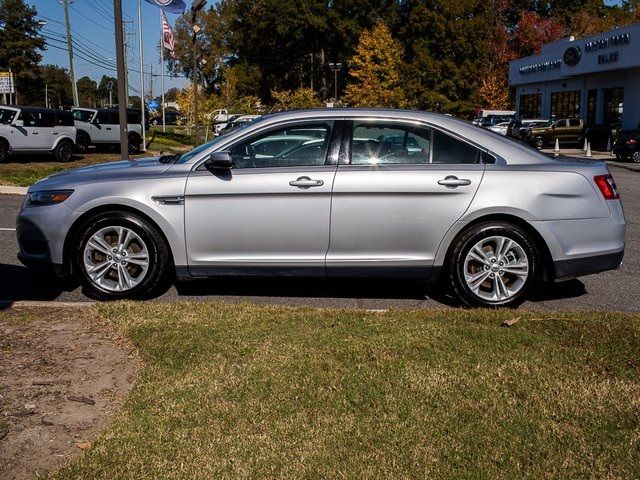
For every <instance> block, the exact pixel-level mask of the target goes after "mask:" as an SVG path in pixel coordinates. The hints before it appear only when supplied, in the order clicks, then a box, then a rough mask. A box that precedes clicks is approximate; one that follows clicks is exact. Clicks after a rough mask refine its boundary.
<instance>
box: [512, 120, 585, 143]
mask: <svg viewBox="0 0 640 480" xmlns="http://www.w3.org/2000/svg"><path fill="white" fill-rule="evenodd" d="M522 134H523V131H522V130H521V131H520V135H521V136H522ZM556 139H557V140H558V143H559V144H560V145H563V144H568V143H572V144H578V145H579V144H580V143H582V140H583V139H584V121H583V120H581V119H580V118H562V119H560V120H551V121H549V122H548V123H546V124H544V125H540V126H537V127H532V128H530V129H527V130H526V137H525V138H524V140H526V142H527V143H529V144H531V145H533V146H534V147H536V148H538V149H539V150H542V149H543V148H545V147H546V146H551V145H555V143H556Z"/></svg>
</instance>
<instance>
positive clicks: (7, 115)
mask: <svg viewBox="0 0 640 480" xmlns="http://www.w3.org/2000/svg"><path fill="white" fill-rule="evenodd" d="M15 115H16V112H15V110H8V109H6V108H0V124H1V125H10V124H11V122H13V117H15Z"/></svg>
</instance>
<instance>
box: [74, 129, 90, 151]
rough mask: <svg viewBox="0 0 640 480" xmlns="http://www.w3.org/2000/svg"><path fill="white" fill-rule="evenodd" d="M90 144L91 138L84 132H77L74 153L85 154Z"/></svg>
mask: <svg viewBox="0 0 640 480" xmlns="http://www.w3.org/2000/svg"><path fill="white" fill-rule="evenodd" d="M90 144H91V138H89V135H87V134H86V133H85V132H78V138H77V139H76V152H78V153H87V149H88V148H89V145H90Z"/></svg>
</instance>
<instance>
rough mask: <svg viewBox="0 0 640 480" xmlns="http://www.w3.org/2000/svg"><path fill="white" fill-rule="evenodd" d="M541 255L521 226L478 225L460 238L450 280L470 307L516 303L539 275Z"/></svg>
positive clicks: (450, 271)
mask: <svg viewBox="0 0 640 480" xmlns="http://www.w3.org/2000/svg"><path fill="white" fill-rule="evenodd" d="M539 264H540V255H539V253H538V249H537V247H536V245H535V242H534V241H533V240H532V239H531V237H530V236H529V234H528V233H527V232H526V231H524V230H523V229H522V228H520V227H518V226H516V225H513V224H510V223H506V222H488V223H482V224H478V225H476V226H474V227H472V228H471V229H469V230H468V231H467V232H465V233H464V234H463V235H462V236H461V237H459V238H458V240H457V241H456V244H455V246H454V249H453V254H452V255H451V259H450V264H449V280H450V282H451V285H452V287H453V290H454V291H455V293H456V295H457V296H458V298H459V299H460V300H461V301H462V302H463V303H465V304H466V305H468V306H474V307H475V306H481V307H499V306H516V305H518V304H519V303H520V302H522V301H523V300H524V298H525V296H526V294H527V292H528V291H529V290H530V288H531V287H532V285H534V284H535V282H536V279H537V277H538V269H539Z"/></svg>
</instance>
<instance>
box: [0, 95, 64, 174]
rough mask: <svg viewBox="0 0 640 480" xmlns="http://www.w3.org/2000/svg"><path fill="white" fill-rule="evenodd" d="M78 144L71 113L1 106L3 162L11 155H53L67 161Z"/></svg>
mask: <svg viewBox="0 0 640 480" xmlns="http://www.w3.org/2000/svg"><path fill="white" fill-rule="evenodd" d="M75 141H76V128H75V127H74V125H73V115H71V112H68V111H64V110H52V109H49V108H34V107H19V106H5V105H0V163H2V162H6V161H7V160H8V159H9V157H10V155H20V154H33V153H47V154H52V155H54V156H55V158H56V159H57V160H58V161H60V162H68V161H69V160H71V155H73V149H74V147H75Z"/></svg>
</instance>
